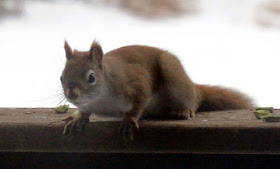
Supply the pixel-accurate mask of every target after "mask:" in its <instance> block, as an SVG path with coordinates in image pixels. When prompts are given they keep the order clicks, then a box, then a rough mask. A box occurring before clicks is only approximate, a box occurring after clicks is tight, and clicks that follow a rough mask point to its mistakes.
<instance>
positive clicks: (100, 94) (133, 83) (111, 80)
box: [62, 42, 252, 133]
mask: <svg viewBox="0 0 280 169" xmlns="http://www.w3.org/2000/svg"><path fill="white" fill-rule="evenodd" d="M65 50H66V56H67V55H69V56H67V63H66V66H65V69H64V72H63V75H62V76H63V78H64V79H65V81H64V82H63V83H62V85H63V87H64V90H65V91H67V90H69V85H70V84H71V85H72V89H71V90H72V93H73V91H74V89H76V91H78V92H76V94H77V95H78V98H77V99H79V98H82V97H83V94H82V93H85V94H87V93H93V95H94V96H96V97H94V98H93V99H95V98H98V99H99V100H91V102H90V104H87V105H86V106H84V105H80V104H76V105H77V107H78V108H79V109H80V111H81V112H82V113H86V114H91V113H97V114H106V111H107V112H108V111H110V112H111V113H114V112H115V113H116V114H117V113H118V112H121V113H123V114H125V117H124V127H123V130H124V133H129V132H128V130H129V131H130V128H131V125H132V126H134V127H138V124H137V122H138V120H139V118H140V117H141V116H142V115H144V116H145V117H149V116H150V117H151V116H154V117H167V118H176V119H189V118H191V117H194V113H195V112H196V111H197V110H198V111H213V110H226V109H243V108H249V107H251V106H252V104H251V102H250V100H249V99H248V98H247V97H246V96H244V95H242V94H240V93H239V92H236V91H233V90H229V89H223V88H220V87H210V86H205V85H195V84H194V83H193V82H192V81H191V79H190V78H189V77H188V75H187V74H186V72H185V71H184V68H183V66H182V65H181V63H180V61H179V60H178V59H177V57H176V56H174V55H173V54H171V53H169V52H167V51H164V50H161V49H157V48H154V47H147V46H137V45H134V46H126V47H122V48H118V49H115V50H113V51H111V52H108V53H106V54H105V55H104V56H103V52H102V48H101V46H100V45H99V44H98V43H97V42H94V43H93V44H92V46H91V48H90V51H89V52H79V51H75V52H72V50H71V48H70V46H69V45H68V44H67V43H66V42H65ZM89 69H92V70H94V72H95V74H96V77H97V82H96V84H95V85H89V84H87V81H86V79H85V76H86V75H85V74H86V72H87V71H88V70H89ZM73 84H75V85H74V87H73ZM68 93H69V92H68ZM68 93H67V92H66V93H65V94H66V96H67V94H68ZM67 97H68V96H67ZM100 100H101V101H100ZM70 101H71V100H70ZM72 101H73V100H72ZM73 102H74V101H73ZM95 103H96V104H95ZM74 104H75V103H74ZM118 105H120V106H119V107H118ZM126 105H131V106H126ZM124 107H126V108H124Z"/></svg>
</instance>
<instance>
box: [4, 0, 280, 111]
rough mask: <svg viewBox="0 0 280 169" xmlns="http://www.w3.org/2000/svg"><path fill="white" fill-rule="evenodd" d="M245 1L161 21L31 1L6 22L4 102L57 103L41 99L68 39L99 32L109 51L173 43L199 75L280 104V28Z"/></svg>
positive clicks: (54, 83) (75, 44)
mask: <svg viewBox="0 0 280 169" xmlns="http://www.w3.org/2000/svg"><path fill="white" fill-rule="evenodd" d="M222 2H223V3H222ZM240 2H241V1H240ZM243 2H244V4H241V5H240V4H238V5H233V4H236V3H233V1H232V0H227V1H226V2H225V1H221V0H215V1H214V0H213V3H211V2H210V1H204V2H203V3H202V4H201V5H202V12H201V13H200V14H196V15H194V16H185V17H182V18H179V19H167V20H159V21H154V20H153V21H145V20H141V19H139V18H137V17H134V16H130V15H127V13H124V12H122V11H119V10H118V9H115V8H112V7H104V6H85V5H83V4H80V3H78V2H75V3H73V2H72V3H67V2H65V1H63V2H60V3H39V2H28V3H26V4H25V8H26V9H27V11H26V12H25V13H24V15H23V16H22V17H21V18H11V19H5V20H2V21H1V22H0V79H1V85H0V86H1V87H0V94H1V100H0V107H52V106H57V103H58V102H55V100H44V101H36V100H39V99H44V98H46V97H48V96H51V95H53V94H56V93H58V91H57V90H60V81H59V77H60V73H61V71H62V69H63V66H64V62H65V58H64V49H63V43H64V39H65V38H66V39H67V40H68V42H69V44H70V45H71V46H72V48H76V49H79V50H88V48H89V46H90V44H91V42H92V41H93V39H97V40H98V41H99V42H100V43H101V45H102V46H103V50H104V51H105V52H108V51H110V50H112V49H114V48H118V47H121V46H124V45H131V44H142V45H150V46H156V47H160V48H163V49H168V50H169V51H171V52H172V53H174V54H176V55H177V56H178V57H179V59H180V60H181V61H182V63H183V65H184V67H185V69H186V71H187V72H188V74H189V76H190V77H191V78H192V79H193V81H194V82H196V83H203V84H211V85H222V86H226V87H231V88H235V89H238V90H240V91H243V92H246V93H248V94H249V95H250V96H251V97H253V98H254V99H255V101H256V103H257V104H258V105H259V106H274V107H277V108H280V101H279V97H280V89H279V87H280V80H279V72H280V70H279V69H280V68H279V64H280V59H279V58H280V29H279V28H278V29H277V28H262V27H259V26H257V25H255V24H254V22H253V21H254V20H253V16H254V10H253V9H255V8H253V7H254V4H253V5H252V1H250V0H244V1H243ZM245 2H246V3H245ZM52 101H53V102H55V103H53V104H51V103H50V102H52Z"/></svg>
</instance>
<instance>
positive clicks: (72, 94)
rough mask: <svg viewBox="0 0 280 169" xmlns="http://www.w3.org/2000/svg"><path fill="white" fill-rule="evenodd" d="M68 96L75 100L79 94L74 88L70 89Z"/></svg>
mask: <svg viewBox="0 0 280 169" xmlns="http://www.w3.org/2000/svg"><path fill="white" fill-rule="evenodd" d="M68 97H69V99H71V100H75V99H77V97H78V95H77V94H76V93H75V92H73V90H70V92H69V96H68Z"/></svg>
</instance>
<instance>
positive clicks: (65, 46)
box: [64, 40, 73, 60]
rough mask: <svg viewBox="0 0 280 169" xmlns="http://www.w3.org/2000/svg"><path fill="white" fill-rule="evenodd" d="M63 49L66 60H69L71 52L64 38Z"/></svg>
mask: <svg viewBox="0 0 280 169" xmlns="http://www.w3.org/2000/svg"><path fill="white" fill-rule="evenodd" d="M64 49H65V54H66V58H67V60H69V59H70V58H71V57H72V56H73V52H72V49H71V47H70V46H69V45H68V42H67V41H66V40H65V42H64Z"/></svg>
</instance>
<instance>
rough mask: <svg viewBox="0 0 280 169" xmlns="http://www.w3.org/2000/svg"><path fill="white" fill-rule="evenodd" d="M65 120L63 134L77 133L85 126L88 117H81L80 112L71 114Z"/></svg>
mask: <svg viewBox="0 0 280 169" xmlns="http://www.w3.org/2000/svg"><path fill="white" fill-rule="evenodd" d="M62 121H65V122H66V123H65V125H64V130H63V135H77V134H80V133H81V132H82V131H83V130H84V129H85V126H86V123H87V122H88V119H83V118H82V116H81V114H77V113H76V114H75V113H74V114H72V115H71V116H69V117H68V118H66V119H64V120H62Z"/></svg>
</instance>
